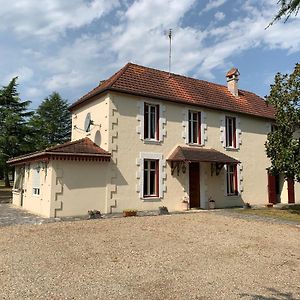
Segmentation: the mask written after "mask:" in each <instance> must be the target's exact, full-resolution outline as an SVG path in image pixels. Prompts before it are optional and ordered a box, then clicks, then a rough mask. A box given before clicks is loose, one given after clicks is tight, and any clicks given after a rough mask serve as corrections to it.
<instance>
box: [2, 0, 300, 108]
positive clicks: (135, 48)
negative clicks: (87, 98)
mask: <svg viewBox="0 0 300 300" xmlns="http://www.w3.org/2000/svg"><path fill="white" fill-rule="evenodd" d="M0 6H1V11H0V39H1V47H0V57H1V60H0V84H1V85H6V84H7V83H8V82H9V80H10V79H11V78H12V77H13V76H19V81H18V82H19V91H20V96H21V98H22V99H23V100H31V101H32V106H31V107H32V108H35V107H37V106H38V105H39V103H40V102H41V101H42V100H43V99H44V98H45V97H47V96H48V95H49V94H51V93H52V92H53V91H57V92H59V93H61V95H62V96H63V97H64V98H65V99H68V101H69V102H70V103H72V102H73V101H75V100H76V99H78V98H80V97H81V96H82V95H83V94H85V93H86V92H88V91H89V90H90V89H92V88H94V87H95V86H96V85H98V83H99V81H100V80H103V79H106V78H108V77H109V76H110V75H112V74H113V73H115V72H116V71H117V70H118V69H119V68H121V67H122V66H123V65H124V64H126V63H127V62H128V61H131V62H134V63H137V64H141V65H145V66H150V67H154V68H157V69H162V70H167V69H168V38H167V35H166V32H167V31H168V29H169V28H172V29H173V32H174V37H173V47H172V51H173V55H172V72H174V73H178V74H182V75H186V76H191V77H195V78H199V79H204V80H209V81H212V82H216V83H220V84H226V81H225V73H226V71H228V70H229V69H230V68H231V67H233V66H235V67H237V68H238V69H239V70H240V73H241V76H240V82H239V86H240V88H242V89H246V90H250V91H253V92H255V93H257V94H258V95H260V96H265V95H267V94H268V91H269V87H270V84H271V83H272V81H273V78H274V75H275V74H276V72H281V73H289V72H291V71H292V70H293V68H294V65H295V63H297V62H299V54H300V30H299V28H300V16H297V17H295V16H293V17H291V18H290V19H289V21H288V22H287V23H285V24H284V23H283V22H278V23H276V24H275V25H273V26H271V27H269V28H268V29H267V30H265V27H266V26H267V25H268V23H269V22H270V21H271V20H272V18H273V16H274V14H275V13H276V11H277V10H278V4H277V0H260V1H258V0H207V1H204V0H203V1H196V0H180V1H178V0H165V1H162V0H151V1H150V0H139V1H137V0H136V1H131V0H123V1H122V0H119V1H118V0H109V1H108V0H90V1H87V0H72V1H62V0H43V1H37V0H17V1H6V0H0Z"/></svg>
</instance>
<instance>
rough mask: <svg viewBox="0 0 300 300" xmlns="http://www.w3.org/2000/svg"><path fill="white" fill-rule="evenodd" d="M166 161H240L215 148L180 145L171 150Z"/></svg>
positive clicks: (231, 162) (232, 162) (228, 162)
mask: <svg viewBox="0 0 300 300" xmlns="http://www.w3.org/2000/svg"><path fill="white" fill-rule="evenodd" d="M167 161H187V162H216V163H224V164H238V163H240V162H239V161H238V160H236V159H234V158H232V157H230V156H228V155H226V154H224V153H222V152H219V151H217V150H215V149H205V148H199V147H181V146H178V147H177V148H176V149H175V150H174V151H173V152H172V154H171V155H170V156H169V158H168V159H167Z"/></svg>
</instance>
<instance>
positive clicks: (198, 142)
mask: <svg viewBox="0 0 300 300" xmlns="http://www.w3.org/2000/svg"><path fill="white" fill-rule="evenodd" d="M195 114H196V116H197V118H196V121H195V120H194V118H193V116H194V115H195ZM194 126H196V129H197V137H196V142H194V130H193V127H194ZM190 133H191V134H190ZM201 135H202V134H201V112H200V111H195V110H191V109H189V110H188V135H187V139H188V143H189V144H191V145H201Z"/></svg>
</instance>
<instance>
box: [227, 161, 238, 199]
mask: <svg viewBox="0 0 300 300" xmlns="http://www.w3.org/2000/svg"><path fill="white" fill-rule="evenodd" d="M226 185H227V195H228V196H233V195H237V194H238V180H237V165H227V168H226Z"/></svg>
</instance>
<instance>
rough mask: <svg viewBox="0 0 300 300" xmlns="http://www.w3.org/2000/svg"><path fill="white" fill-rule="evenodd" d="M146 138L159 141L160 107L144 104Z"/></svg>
mask: <svg viewBox="0 0 300 300" xmlns="http://www.w3.org/2000/svg"><path fill="white" fill-rule="evenodd" d="M144 138H145V139H149V140H157V141H158V140H159V105H156V104H149V103H145V104H144Z"/></svg>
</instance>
